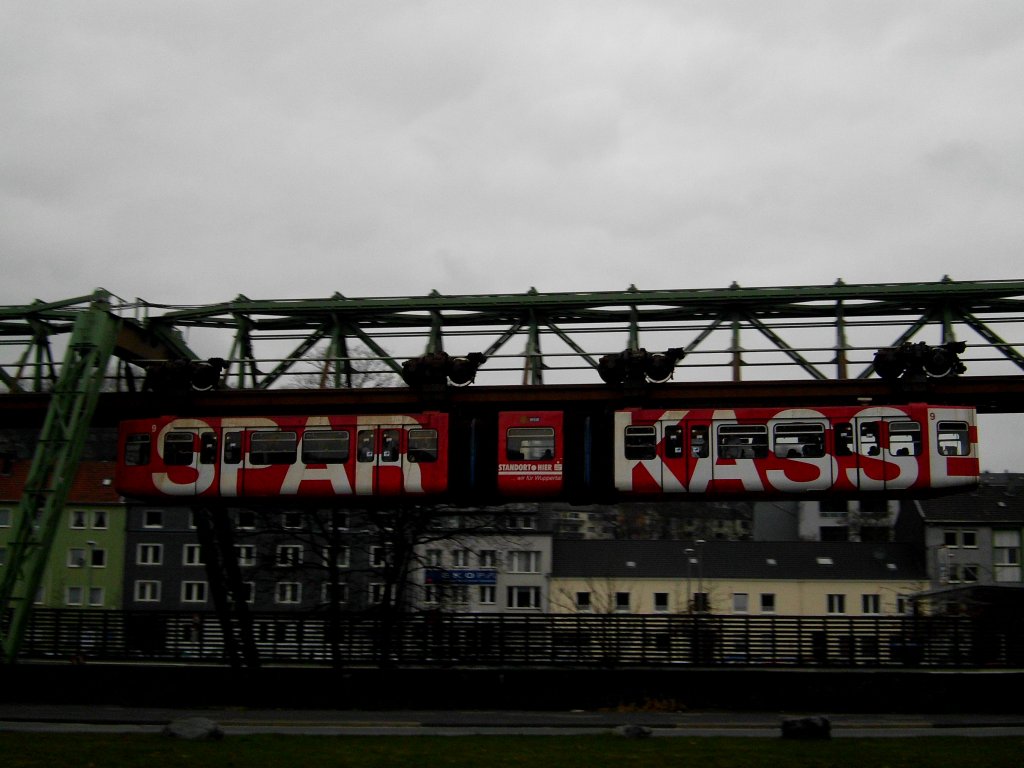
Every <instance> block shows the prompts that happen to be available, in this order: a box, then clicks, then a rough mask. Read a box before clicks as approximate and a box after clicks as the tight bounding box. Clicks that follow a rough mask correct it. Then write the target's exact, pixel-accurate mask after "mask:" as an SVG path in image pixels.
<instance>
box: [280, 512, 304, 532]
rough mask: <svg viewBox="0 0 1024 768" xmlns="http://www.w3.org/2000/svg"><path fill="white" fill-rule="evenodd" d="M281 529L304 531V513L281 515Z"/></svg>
mask: <svg viewBox="0 0 1024 768" xmlns="http://www.w3.org/2000/svg"><path fill="white" fill-rule="evenodd" d="M281 527H282V528H284V529H285V530H288V531H299V530H302V513H301V512H285V513H284V514H283V515H281Z"/></svg>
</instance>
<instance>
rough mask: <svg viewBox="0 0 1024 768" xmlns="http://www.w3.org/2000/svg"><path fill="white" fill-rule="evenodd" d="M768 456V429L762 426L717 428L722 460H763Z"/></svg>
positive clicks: (719, 453)
mask: <svg viewBox="0 0 1024 768" xmlns="http://www.w3.org/2000/svg"><path fill="white" fill-rule="evenodd" d="M767 455H768V427H766V426H764V425H763V424H723V425H722V426H720V427H719V428H718V456H719V458H722V459H763V458H765V457H766V456H767Z"/></svg>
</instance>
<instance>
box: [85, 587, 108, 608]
mask: <svg viewBox="0 0 1024 768" xmlns="http://www.w3.org/2000/svg"><path fill="white" fill-rule="evenodd" d="M103 592H104V590H103V587H89V606H90V607H92V608H102V607H103V600H104V595H103Z"/></svg>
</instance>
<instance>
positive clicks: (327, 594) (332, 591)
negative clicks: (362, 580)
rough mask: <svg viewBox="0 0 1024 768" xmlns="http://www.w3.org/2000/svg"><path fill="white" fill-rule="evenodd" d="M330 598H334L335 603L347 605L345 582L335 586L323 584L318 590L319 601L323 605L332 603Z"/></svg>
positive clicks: (346, 585)
mask: <svg viewBox="0 0 1024 768" xmlns="http://www.w3.org/2000/svg"><path fill="white" fill-rule="evenodd" d="M332 597H333V598H336V600H335V602H338V603H347V602H348V584H346V583H345V582H338V583H337V584H330V583H327V584H324V585H323V587H322V588H321V590H320V600H321V602H323V603H325V604H330V603H331V602H332Z"/></svg>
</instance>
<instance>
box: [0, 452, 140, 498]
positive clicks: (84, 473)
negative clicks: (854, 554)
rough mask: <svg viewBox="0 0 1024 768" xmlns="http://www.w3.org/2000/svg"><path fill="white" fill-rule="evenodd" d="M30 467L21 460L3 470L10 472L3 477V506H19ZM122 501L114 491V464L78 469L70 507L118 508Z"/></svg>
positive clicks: (91, 463) (89, 464)
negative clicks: (18, 502)
mask: <svg viewBox="0 0 1024 768" xmlns="http://www.w3.org/2000/svg"><path fill="white" fill-rule="evenodd" d="M31 466H32V462H31V461H29V460H18V461H13V462H11V464H10V465H9V466H5V467H4V469H5V470H6V469H10V472H9V473H7V472H3V473H0V503H17V501H18V500H19V499H20V498H21V493H22V490H23V489H24V487H25V479H26V477H27V476H28V471H29V468H30V467H31ZM104 482H106V484H104ZM120 500H121V497H120V495H119V494H118V493H117V491H115V490H114V462H112V461H83V462H82V463H81V464H79V465H78V472H76V473H75V480H74V482H73V483H72V484H71V491H70V493H69V494H68V503H69V504H117V503H118V502H119V501H120Z"/></svg>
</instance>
